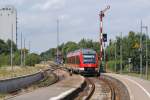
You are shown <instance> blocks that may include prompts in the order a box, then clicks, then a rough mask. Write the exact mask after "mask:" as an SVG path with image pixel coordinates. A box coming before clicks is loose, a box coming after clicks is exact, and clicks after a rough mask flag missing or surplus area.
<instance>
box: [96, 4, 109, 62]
mask: <svg viewBox="0 0 150 100" xmlns="http://www.w3.org/2000/svg"><path fill="white" fill-rule="evenodd" d="M109 9H110V6H109V5H108V6H107V7H106V8H105V9H104V10H102V11H100V14H99V17H100V65H101V64H102V63H101V62H102V58H103V17H105V12H106V11H107V10H109Z"/></svg>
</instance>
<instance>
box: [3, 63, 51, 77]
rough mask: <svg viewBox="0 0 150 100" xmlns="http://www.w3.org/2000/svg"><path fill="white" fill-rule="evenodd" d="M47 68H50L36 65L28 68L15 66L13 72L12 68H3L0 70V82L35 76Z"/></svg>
mask: <svg viewBox="0 0 150 100" xmlns="http://www.w3.org/2000/svg"><path fill="white" fill-rule="evenodd" d="M47 68H48V65H47V66H46V65H43V66H42V65H36V66H26V67H20V66H14V68H13V70H12V68H11V67H1V68H0V80H2V79H9V78H14V77H19V76H24V75H29V74H34V73H36V72H39V71H41V70H45V69H47Z"/></svg>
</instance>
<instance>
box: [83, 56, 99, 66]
mask: <svg viewBox="0 0 150 100" xmlns="http://www.w3.org/2000/svg"><path fill="white" fill-rule="evenodd" d="M83 59H84V60H83V61H84V64H87V63H92V64H95V63H96V57H95V54H84V55H83Z"/></svg>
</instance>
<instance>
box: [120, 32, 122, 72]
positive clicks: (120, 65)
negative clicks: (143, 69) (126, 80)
mask: <svg viewBox="0 0 150 100" xmlns="http://www.w3.org/2000/svg"><path fill="white" fill-rule="evenodd" d="M120 38H121V39H120V74H122V33H121V34H120Z"/></svg>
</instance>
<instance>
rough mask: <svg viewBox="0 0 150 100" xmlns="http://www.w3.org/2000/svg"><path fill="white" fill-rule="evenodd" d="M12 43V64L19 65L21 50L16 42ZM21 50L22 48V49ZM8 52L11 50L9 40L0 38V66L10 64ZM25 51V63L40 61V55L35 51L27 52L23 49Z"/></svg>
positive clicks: (30, 63) (31, 64) (31, 63)
mask: <svg viewBox="0 0 150 100" xmlns="http://www.w3.org/2000/svg"><path fill="white" fill-rule="evenodd" d="M12 44H13V65H20V63H21V55H20V52H21V50H20V49H18V48H17V46H16V44H15V43H14V42H12ZM22 51H23V49H22ZM10 52H11V40H7V41H6V42H5V41H4V40H2V39H0V67H1V66H9V65H10V59H11V57H10ZM25 52H26V62H25V63H26V65H27V66H33V65H34V64H36V63H39V62H40V61H41V57H40V55H38V54H35V53H30V54H29V53H28V50H27V49H25Z"/></svg>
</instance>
